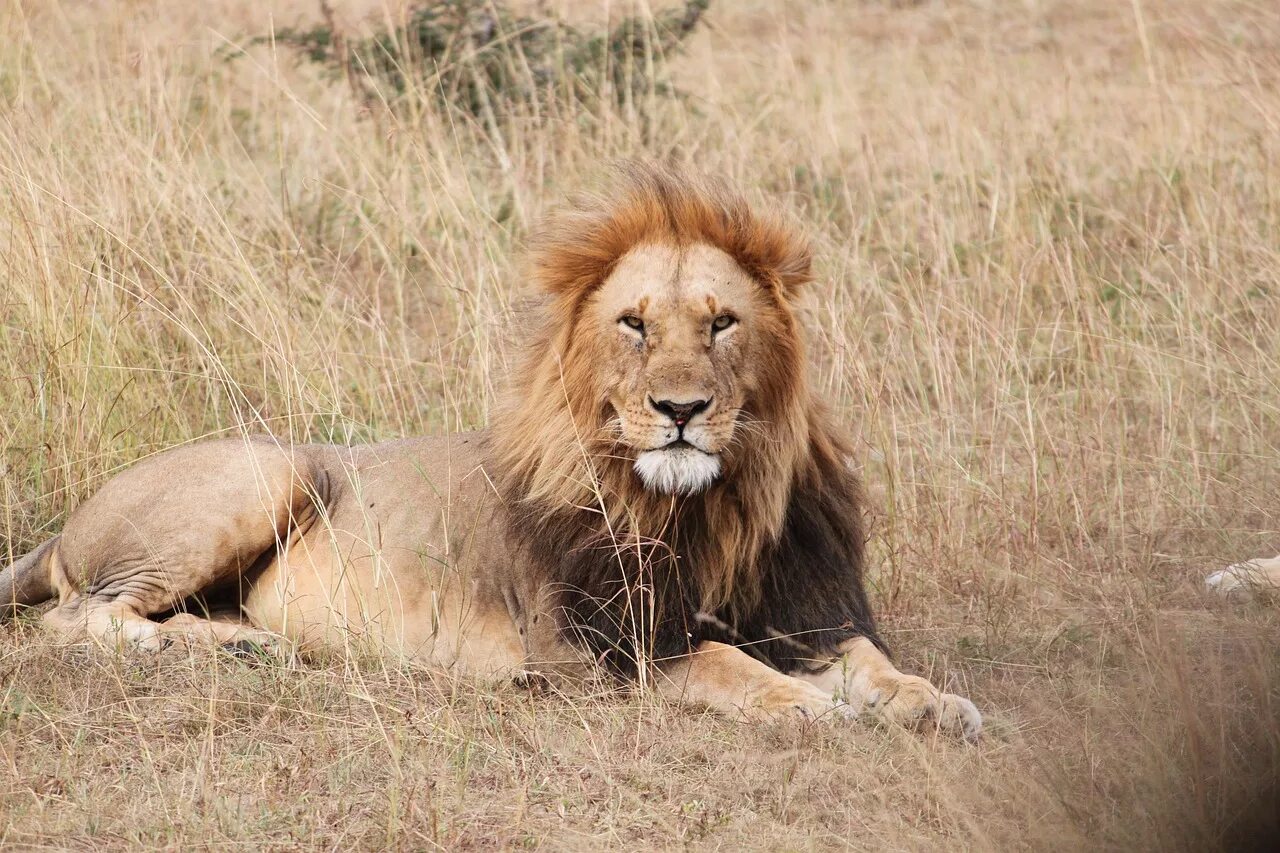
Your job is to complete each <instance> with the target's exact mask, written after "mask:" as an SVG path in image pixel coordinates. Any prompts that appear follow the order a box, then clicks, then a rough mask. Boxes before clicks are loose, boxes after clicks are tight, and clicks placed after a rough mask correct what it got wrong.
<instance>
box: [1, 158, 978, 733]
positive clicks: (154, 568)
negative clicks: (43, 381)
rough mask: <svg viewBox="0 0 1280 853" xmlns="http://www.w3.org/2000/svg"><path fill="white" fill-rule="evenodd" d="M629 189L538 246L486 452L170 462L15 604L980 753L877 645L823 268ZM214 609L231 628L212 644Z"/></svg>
mask: <svg viewBox="0 0 1280 853" xmlns="http://www.w3.org/2000/svg"><path fill="white" fill-rule="evenodd" d="M620 184H621V186H620V187H619V188H618V190H617V192H616V193H615V194H614V195H613V196H612V198H611V200H607V201H606V200H601V199H595V200H584V201H581V202H580V203H578V204H577V205H576V206H575V207H574V208H573V209H571V210H570V211H568V212H567V213H565V214H563V215H561V216H560V217H559V218H558V219H557V220H556V221H555V222H554V224H553V225H552V226H551V227H550V228H549V229H548V230H547V231H546V233H545V234H544V236H543V238H542V239H541V241H540V242H537V243H536V244H535V247H534V252H533V264H532V270H533V275H534V278H535V280H536V282H537V284H538V285H540V287H541V289H542V291H543V292H544V293H545V294H546V297H547V309H546V310H547V314H546V319H545V322H544V324H543V326H542V328H541V330H540V332H539V333H538V334H537V336H536V340H535V341H534V342H533V345H532V346H531V347H530V349H529V352H528V353H527V355H526V356H525V360H524V363H523V366H522V368H521V369H520V370H519V372H518V373H517V374H516V376H515V381H514V382H513V384H512V390H511V391H510V393H509V396H508V397H507V399H506V404H505V406H504V407H503V408H502V410H501V412H500V413H499V414H498V416H497V417H496V420H495V422H494V424H493V426H492V427H491V428H490V429H488V430H485V431H481V432H476V433H466V434H461V435H452V436H444V437H438V438H418V439H407V440H403V441H393V442H388V443H385V444H376V445H370V446H362V447H336V446H330V445H310V444H308V445H286V444H282V443H280V442H279V441H276V440H274V439H271V438H252V439H245V440H240V439H232V440H220V441H211V442H208V443H202V444H197V445H193V446H189V447H183V448H179V449H175V450H171V451H169V452H166V453H164V454H161V455H159V456H156V457H154V458H152V459H149V460H146V461H144V462H142V463H140V464H138V465H136V466H134V467H133V468H131V469H129V470H127V471H125V472H124V473H122V474H120V475H119V476H117V477H115V478H114V479H112V480H110V481H109V482H108V483H107V484H106V485H105V486H103V487H102V489H101V491H99V492H98V493H97V494H96V495H95V496H94V497H92V498H91V499H89V500H88V501H87V502H86V503H85V504H84V505H83V506H81V507H79V508H78V509H77V510H76V511H75V512H74V513H73V514H72V515H71V517H70V518H69V519H68V520H67V523H66V527H65V529H64V530H63V531H62V534H61V535H60V536H57V537H55V538H53V539H51V540H49V541H48V542H45V543H44V544H43V545H41V546H40V547H38V548H37V549H36V550H35V551H34V552H32V553H31V554H29V555H27V556H26V557H24V558H22V559H21V560H19V561H18V562H17V563H15V564H14V565H12V566H10V567H9V568H8V569H7V570H5V572H4V573H3V574H0V595H3V596H4V597H5V598H8V599H9V600H10V601H12V602H13V604H14V605H32V604H36V603H39V602H41V601H44V600H46V599H48V598H51V597H52V596H53V595H54V594H55V593H56V594H57V597H58V605H57V606H56V607H54V608H53V609H52V610H51V611H49V612H48V613H47V614H46V616H45V621H46V623H47V624H50V625H52V626H54V627H56V628H58V629H60V630H63V631H76V632H87V634H88V635H89V636H90V637H93V638H97V639H99V640H103V641H107V642H109V643H113V644H116V643H124V644H129V645H133V646H136V647H140V648H142V649H155V648H159V647H160V646H161V645H163V644H165V643H166V642H170V641H173V640H176V639H188V640H189V639H192V638H206V639H212V640H215V641H218V642H223V643H237V642H241V641H246V640H247V641H255V642H269V641H270V640H271V639H272V638H274V637H283V638H287V640H288V641H291V642H292V643H295V644H297V645H298V646H299V647H301V648H303V649H306V648H314V647H315V646H317V645H320V644H330V645H332V644H345V643H349V642H351V641H352V640H355V639H371V640H373V641H375V642H376V643H377V644H378V645H379V646H380V647H382V648H384V649H389V650H391V651H392V653H398V654H402V655H406V656H408V657H410V658H413V659H415V660H419V661H423V662H426V663H429V664H432V665H436V666H446V667H456V668H457V669H459V670H462V671H465V672H468V673H471V674H474V675H478V676H481V677H492V676H503V675H515V674H518V673H541V674H544V675H546V676H548V677H552V676H554V677H565V676H568V677H578V676H583V675H586V674H589V673H590V672H592V671H593V668H597V667H602V668H604V669H607V670H610V671H612V672H613V673H615V674H617V675H622V676H628V677H631V678H635V679H637V680H639V681H641V682H642V683H646V684H651V685H653V686H655V687H656V688H657V689H658V690H659V691H660V692H661V693H663V694H664V695H667V696H670V697H675V698H677V699H679V700H681V701H687V702H691V703H696V704H698V705H702V706H709V707H711V708H713V709H716V710H718V711H720V712H723V713H726V714H731V715H735V716H739V715H740V716H744V717H747V718H753V719H759V718H773V717H786V716H793V715H799V716H800V717H803V718H808V719H812V718H825V719H831V718H838V717H844V716H851V715H865V716H870V717H877V718H880V719H885V720H889V721H894V722H901V723H921V722H922V721H929V722H930V724H932V725H936V726H938V727H939V728H941V729H943V730H946V731H948V732H953V733H955V734H958V735H962V736H964V737H968V738H973V737H975V736H976V735H977V734H978V732H979V730H980V729H981V726H982V718H981V716H980V715H979V713H978V711H977V709H976V708H975V707H974V705H973V703H971V702H969V701H968V700H967V699H964V698H962V697H960V696H956V695H952V694H948V693H943V692H942V691H940V690H938V689H936V688H935V687H933V686H932V685H931V684H929V682H927V681H926V680H924V679H923V678H919V677H917V676H913V675H905V674H903V673H902V672H899V671H898V670H897V669H896V668H895V667H894V666H893V664H892V663H890V661H889V659H888V658H887V657H886V655H885V653H884V644H883V643H882V642H881V640H880V639H879V638H878V637H877V636H876V633H875V628H874V624H873V621H872V617H871V611H870V609H869V608H868V606H867V599H866V595H865V593H864V591H863V584H862V562H863V542H864V537H863V530H862V525H861V507H860V497H859V484H858V481H857V479H856V477H855V475H854V473H853V471H852V470H851V469H850V463H849V457H850V452H849V445H848V443H847V441H846V439H845V438H844V437H843V436H841V435H840V433H839V431H838V430H837V429H836V428H835V427H834V426H833V424H832V418H831V415H830V414H829V412H828V410H827V407H826V406H825V405H823V403H822V402H821V401H820V400H818V399H817V397H816V396H815V394H814V393H813V391H812V390H811V388H810V386H809V384H808V381H807V380H806V364H805V352H804V347H803V344H802V338H801V333H800V330H799V328H798V319H797V313H796V302H797V300H798V298H799V296H800V292H801V290H802V289H803V287H804V285H805V284H806V283H807V282H808V281H809V279H810V255H809V250H808V248H807V246H806V245H805V244H804V243H803V242H802V241H801V240H800V239H799V238H797V236H796V235H795V234H793V233H792V232H791V231H790V230H788V229H787V228H785V227H783V226H782V225H780V224H779V223H778V222H775V221H773V220H772V219H769V218H766V217H762V216H758V215H756V214H755V213H753V212H752V211H751V210H750V209H749V208H748V206H747V205H746V203H745V202H744V201H743V200H742V199H741V198H740V197H738V196H737V195H735V194H733V193H731V192H729V191H728V190H726V189H725V188H724V187H722V186H720V185H719V184H714V183H712V182H709V181H703V180H693V179H691V178H689V177H687V176H682V175H679V174H677V173H674V172H671V171H667V170H664V169H660V168H656V167H641V166H632V167H629V168H627V169H624V170H623V174H622V180H621V181H620ZM218 600H223V601H226V600H229V601H230V602H231V603H232V605H233V607H234V606H236V605H238V607H237V608H236V611H235V612H236V614H237V615H236V617H235V618H232V619H225V618H212V619H211V618H207V617H208V613H209V611H208V610H207V609H204V610H202V609H201V608H208V607H209V602H211V601H218ZM175 612H176V615H172V616H169V617H168V618H166V619H164V621H155V620H152V619H151V618H149V617H152V616H160V615H161V614H173V613H175ZM198 613H203V614H204V615H197V614H198Z"/></svg>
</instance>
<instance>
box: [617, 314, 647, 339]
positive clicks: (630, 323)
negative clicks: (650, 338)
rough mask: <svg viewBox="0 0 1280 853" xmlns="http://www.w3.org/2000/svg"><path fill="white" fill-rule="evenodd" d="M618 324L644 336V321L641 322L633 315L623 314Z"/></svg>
mask: <svg viewBox="0 0 1280 853" xmlns="http://www.w3.org/2000/svg"><path fill="white" fill-rule="evenodd" d="M618 322H619V323H621V324H622V325H624V326H626V327H627V328H628V329H631V330H632V331H633V332H639V333H640V334H642V335H643V334H644V320H641V319H640V318H639V317H637V316H636V315H635V314H623V315H622V316H621V317H619V318H618Z"/></svg>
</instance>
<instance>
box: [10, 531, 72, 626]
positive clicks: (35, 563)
mask: <svg viewBox="0 0 1280 853" xmlns="http://www.w3.org/2000/svg"><path fill="white" fill-rule="evenodd" d="M57 543H58V537H57V536H55V537H53V538H52V539H50V540H48V541H47V542H45V543H44V544H43V545H41V546H39V547H38V548H36V549H35V550H34V551H32V552H31V553H30V554H27V555H26V556H25V557H21V558H19V559H18V560H17V562H15V563H14V564H13V565H11V566H9V567H7V568H5V569H4V570H2V571H0V619H2V618H5V617H8V616H13V615H16V614H17V613H19V612H20V611H21V610H22V608H24V607H31V606H33V605H36V604H41V603H43V602H45V601H48V600H49V599H50V598H53V583H52V581H51V580H50V578H49V559H50V557H52V556H53V550H54V546H55V545H57Z"/></svg>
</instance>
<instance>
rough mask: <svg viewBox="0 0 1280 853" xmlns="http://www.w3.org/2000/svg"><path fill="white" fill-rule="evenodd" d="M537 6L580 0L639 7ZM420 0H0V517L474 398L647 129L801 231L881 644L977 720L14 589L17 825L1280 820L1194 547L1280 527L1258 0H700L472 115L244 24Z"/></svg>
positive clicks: (1278, 355)
mask: <svg viewBox="0 0 1280 853" xmlns="http://www.w3.org/2000/svg"><path fill="white" fill-rule="evenodd" d="M547 5H549V6H550V7H551V8H552V9H560V10H561V11H562V13H563V14H564V15H566V16H569V17H570V18H573V19H575V20H578V21H580V22H581V23H580V26H582V27H588V28H589V27H594V26H603V25H605V24H606V23H607V22H608V21H610V20H613V19H615V18H617V17H618V16H619V15H621V14H622V13H623V11H625V8H626V6H625V4H624V3H622V2H620V0H615V2H613V3H612V4H604V3H601V4H595V3H586V2H583V3H578V4H570V3H565V4H556V3H551V4H547ZM657 5H660V4H657ZM647 8H648V7H644V8H642V10H641V11H642V12H644V11H645V10H646V9H647ZM535 11H536V10H535ZM399 20H403V15H402V12H401V11H400V10H399V9H398V7H397V6H395V5H394V4H390V5H387V6H383V5H381V4H379V3H378V2H377V0H372V2H367V3H364V4H363V5H360V6H356V5H353V4H350V3H346V4H344V3H341V2H337V0H335V2H334V3H333V8H332V9H331V10H330V14H329V15H328V21H327V22H326V21H325V20H324V15H322V13H321V11H320V9H319V7H318V4H315V3H312V2H311V0H272V2H251V0H202V2H190V1H189V0H117V1H116V2H108V0H100V2H93V1H92V0H5V2H3V3H0V326H2V330H0V555H2V558H3V559H5V560H8V559H11V558H12V557H14V556H16V555H19V554H21V553H24V552H25V551H26V550H28V549H29V548H30V547H32V546H34V545H35V544H37V543H38V542H40V541H42V540H43V539H45V538H47V537H49V536H50V535H52V534H53V533H56V532H57V530H58V529H59V528H60V526H61V524H62V522H63V520H64V519H65V518H66V516H67V513H68V512H69V511H70V510H71V509H72V508H73V507H75V506H76V504H77V503H78V502H80V501H82V500H83V499H84V498H85V497H86V496H87V495H88V494H90V493H91V492H92V491H93V489H94V488H95V487H96V486H97V485H99V484H100V483H101V482H102V481H103V479H104V478H106V477H107V476H109V475H110V474H111V473H112V472H115V471H118V470H120V469H121V468H122V467H123V466H125V465H127V464H129V463H130V462H132V461H134V460H137V459H140V458H143V457H146V456H148V455H150V454H154V453H156V452H158V451H160V450H162V449H164V448H167V447H170V446H173V445H176V444H181V443H184V442H190V441H195V440H197V439H200V438H203V437H208V436H214V435H234V434H237V433H239V432H270V433H273V434H276V435H279V436H286V437H290V438H294V439H307V440H322V441H338V442H354V441H365V440H374V439H382V438H392V437H396V436H401V435H412V434H419V433H425V432H433V431H442V430H458V429H469V428H476V427H480V426H483V425H484V424H485V423H486V421H487V418H488V415H489V412H490V411H491V409H492V407H493V405H494V401H495V399H496V397H497V395H498V394H500V393H501V390H502V387H503V383H504V381H505V378H506V376H507V374H508V365H509V359H510V357H511V348H510V347H509V346H508V345H507V343H508V342H509V341H512V340H516V339H518V338H519V336H520V334H521V331H522V323H521V313H520V312H519V311H518V310H516V308H517V306H519V305H520V303H521V301H522V299H523V298H524V297H525V296H526V295H527V294H528V289H527V287H526V286H525V284H524V281H523V276H522V269H521V265H520V247H521V245H522V244H523V243H524V241H525V240H526V239H527V238H528V237H529V235H530V234H531V233H532V231H533V229H534V228H535V227H536V224H537V222H538V219H539V217H540V216H541V215H542V214H544V213H545V212H547V211H548V210H550V209H552V208H553V206H554V205H555V204H556V203H557V202H558V201H559V200H560V199H562V198H563V196H564V194H565V193H566V192H568V191H571V190H574V189H579V188H583V187H590V186H593V185H595V184H596V183H597V182H598V181H599V179H600V178H601V176H602V175H603V174H604V173H605V171H606V167H607V165H608V164H609V163H610V162H612V161H614V160H617V159H618V158H625V157H635V156H640V157H654V158H660V159H673V160H676V161H678V162H681V163H686V164H690V165H692V166H694V167H696V168H698V169H701V170H705V171H708V172H712V173H715V174H719V175H723V176H726V177H728V178H730V179H731V180H733V181H734V182H736V183H737V184H738V185H740V186H741V187H743V188H744V190H745V191H746V192H747V193H748V194H749V195H750V196H751V197H752V198H753V199H755V200H757V201H758V202H760V203H762V204H766V205H768V206H770V207H772V208H775V209H779V210H781V211H784V212H785V213H786V214H787V215H788V216H790V217H791V218H792V219H793V220H794V221H795V222H797V223H799V224H800V225H801V226H802V227H803V228H805V229H806V230H807V232H808V233H809V234H810V236H811V238H812V241H813V245H814V249H815V256H816V260H817V272H818V284H817V286H816V287H815V288H814V290H813V294H812V296H813V299H812V310H811V314H810V326H811V330H810V331H811V345H812V350H813V360H814V370H815V375H816V377H817V378H816V381H817V382H818V383H820V385H821V387H822V388H823V389H824V393H825V395H826V396H828V397H829V399H830V400H832V401H833V403H834V405H835V406H836V407H837V408H838V410H839V411H840V413H841V414H842V416H843V417H844V418H845V419H846V420H847V423H848V424H849V428H850V429H851V430H852V431H853V433H854V434H855V435H856V437H857V446H858V459H857V463H858V464H859V465H860V466H861V468H862V470H863V473H864V478H865V481H866V484H867V491H868V497H869V513H870V522H871V533H872V538H871V541H870V546H869V547H870V555H871V563H870V577H869V582H870V584H871V590H872V598H873V601H874V603H875V606H876V607H877V609H878V612H879V613H880V618H881V621H882V625H883V628H884V634H885V636H886V638H887V639H888V640H889V642H890V643H891V644H892V646H893V647H894V648H895V650H896V652H897V655H898V656H899V658H900V659H901V661H903V662H904V665H905V666H906V667H909V668H911V669H913V670H914V671H917V672H920V673H922V674H927V675H930V676H931V677H932V678H933V679H934V680H935V681H936V682H939V683H944V684H946V685H947V686H949V688H950V689H952V690H955V691H956V692H960V693H964V694H966V695H968V696H969V697H971V698H972V699H973V700H974V701H975V702H976V703H977V704H978V705H979V707H980V708H982V709H983V711H984V712H985V713H986V715H987V731H986V733H985V736H984V738H983V740H982V741H981V743H979V744H978V745H976V746H968V745H962V744H958V743H954V742H951V741H947V740H945V739H939V738H935V737H930V736H920V735H917V734H913V733H908V732H902V731H894V730H877V729H874V728H871V727H866V726H856V725H847V724H846V725H837V726H823V725H815V726H809V727H803V726H788V725H776V726H765V727H757V728H749V727H746V726H743V725H738V724H734V723H731V722H726V721H724V720H721V719H717V718H713V717H711V716H707V715H701V714H697V713H692V712H690V711H687V710H681V709H678V708H674V707H669V706H665V705H663V704H662V703H661V702H659V701H658V700H656V699H654V698H652V697H649V696H639V695H633V694H629V693H625V692H604V693H601V694H599V695H590V696H585V697H557V696H540V697H535V696H531V695H529V694H528V693H526V692H524V691H522V690H520V689H517V688H516V687H511V688H507V689H490V688H481V687H479V686H478V685H475V684H472V683H468V682H466V681H465V680H459V679H456V678H452V677H448V676H445V675H441V674H439V673H431V672H426V671H421V670H417V669H413V668H411V667H408V666H401V665H398V664H392V663H388V662H382V663H377V662H370V661H367V660H341V659H335V660H308V661H305V662H302V663H297V664H294V665H288V666H286V665H274V664H269V663H263V662H255V661H253V660H248V661H246V660H242V659H238V658H234V657H232V656H230V655H227V654H224V653H206V652H203V651H199V650H183V649H176V648H175V649H170V650H167V651H165V652H163V653H161V654H158V655H154V656H148V655H124V656H113V655H110V654H107V653H105V652H103V651H101V650H94V649H90V648H88V647H86V646H76V645H71V646H61V645H57V644H55V643H54V642H53V641H52V640H51V639H50V638H49V637H47V636H45V635H43V634H42V633H41V631H40V630H39V629H38V627H37V625H36V624H35V622H34V621H33V620H29V619H22V620H19V621H17V622H10V623H8V624H5V625H3V626H0V845H3V846H15V847H30V848H36V847H38V848H46V847H75V848H86V849H88V848H99V847H106V848H120V847H133V846H147V847H165V848H183V849H188V848H204V847H218V848H223V847H227V848H230V847H242V848H245V849H256V848H273V849H291V848H300V847H320V848H335V849H345V848H363V849H367V848H381V847H392V848H407V849H433V848H436V847H441V848H448V849H455V848H468V847H471V848H490V847H530V848H544V849H598V848H618V849H636V848H649V847H655V848H671V847H681V846H696V847H707V848H720V849H728V850H734V849H742V848H761V849H764V848H767V849H774V848H776V849H826V848H838V847H844V846H849V847H853V848H859V849H863V848H876V849H929V848H940V847H947V848H951V849H1010V848H1028V849H1097V848H1109V849H1126V850H1127V849H1187V850H1203V849H1214V848H1227V849H1232V848H1236V847H1239V846H1241V845H1247V843H1248V842H1250V841H1261V840H1262V838H1263V836H1262V835H1260V834H1259V833H1262V832H1265V831H1267V827H1266V826H1264V824H1265V823H1266V821H1267V819H1268V818H1270V819H1271V820H1272V821H1273V823H1272V825H1271V827H1270V830H1271V831H1272V832H1274V831H1275V830H1276V827H1275V826H1274V820H1275V814H1276V811H1275V810H1276V808H1277V799H1276V789H1275V784H1274V783H1275V780H1276V778H1277V776H1280V608H1274V607H1268V606H1265V605H1260V604H1257V603H1252V604H1251V603H1240V602H1223V601H1218V600H1212V599H1210V598H1209V597H1208V596H1206V595H1205V594H1204V593H1203V592H1202V591H1201V585H1202V580H1203V577H1204V574H1205V572H1206V570H1208V569H1211V568H1215V567H1219V566H1221V565H1222V564H1224V563H1226V562H1229V561H1233V560H1238V559H1243V558H1246V557H1250V556H1256V555H1270V554H1273V553H1276V552H1277V551H1280V500H1278V498H1280V447H1277V442H1278V441H1280V384H1278V377H1280V7H1277V6H1275V5H1274V4H1272V3H1270V2H1265V1H1264V0H1132V2H1114V0H1078V2H1068V0H1020V2H1014V0H1009V2H988V1H987V0H956V2H941V0H933V2H930V0H925V2H889V0H845V2H837V0H829V2H828V0H810V1H809V2H803V1H802V0H790V2H781V0H775V1H774V2H770V0H735V2H727V0H724V2H719V0H718V1H717V2H714V3H712V5H711V7H710V9H709V11H708V12H707V14H706V15H705V17H704V18H703V19H702V20H701V21H700V22H699V23H698V26H697V29H696V30H695V31H693V32H692V33H691V34H690V36H689V37H688V38H687V39H686V40H685V41H684V43H683V45H682V46H681V48H680V49H679V51H675V50H672V51H671V55H669V56H667V61H666V63H665V66H664V69H665V70H664V71H663V75H664V76H663V77H662V82H661V84H659V82H657V81H649V83H648V84H646V85H640V86H637V87H635V90H634V91H630V92H628V94H627V96H626V97H622V98H619V97H614V96H612V95H610V96H608V97H604V96H601V97H600V98H598V99H596V100H594V101H593V100H591V98H590V93H589V92H588V93H586V94H584V93H582V92H577V93H574V92H566V93H565V94H563V96H550V95H549V96H547V97H545V98H536V99H533V100H531V101H528V102H527V103H514V102H513V103H505V102H502V101H500V100H499V101H497V102H496V106H495V105H494V102H492V101H490V102H488V106H486V103H485V102H484V100H483V98H482V99H481V101H482V102H481V103H479V105H478V106H477V104H476V103H475V102H474V94H475V93H474V91H473V92H472V101H469V102H468V103H466V104H462V103H455V102H453V101H451V100H450V99H449V98H448V97H441V96H439V92H441V91H443V90H442V89H441V87H439V86H436V88H435V89H434V90H433V89H432V86H433V82H432V78H431V77H430V75H426V76H425V77H424V76H421V75H420V76H418V77H414V78H412V79H410V80H409V82H408V83H406V84H405V86H406V91H404V92H399V93H394V97H393V96H392V95H389V94H387V93H386V92H385V91H382V90H379V91H378V92H375V93H372V94H371V92H370V90H369V88H368V87H367V86H363V85H362V84H361V83H360V81H359V80H357V79H354V77H353V75H352V74H351V73H337V72H335V71H334V69H333V68H332V67H326V66H324V65H322V64H317V63H314V62H311V61H309V60H307V59H306V58H305V56H304V55H303V54H302V53H300V52H299V50H298V49H296V48H295V47H291V46H290V45H288V44H285V43H283V42H281V41H277V42H276V43H272V41H271V40H270V39H267V40H265V41H264V40H259V41H257V42H256V43H251V42H254V39H255V37H258V36H262V35H264V34H270V33H271V32H272V31H273V28H275V29H277V30H278V29H280V28H285V27H313V26H317V25H320V24H325V25H326V26H332V27H336V28H338V29H339V30H340V31H341V32H343V33H347V34H348V35H349V36H350V38H352V39H354V38H357V37H358V36H359V35H360V34H361V33H366V32H370V31H375V30H377V29H379V28H382V29H385V28H386V27H388V26H394V24H395V23H396V22H397V21H399ZM370 28H372V30H371V29H370ZM239 48H243V52H241V51H240V50H239ZM508 56H509V57H512V56H514V59H511V61H512V62H513V63H514V65H513V67H515V68H516V69H517V71H518V70H519V68H520V67H523V66H521V65H520V63H519V57H518V56H515V54H508ZM593 79H595V80H596V82H595V83H594V84H593V85H598V86H601V87H607V86H609V85H612V84H611V83H610V80H611V79H612V78H609V77H608V76H607V75H597V77H596V78H593ZM436 82H437V83H438V82H439V78H436ZM494 94H500V93H494ZM161 502H162V498H158V505H160V504H161Z"/></svg>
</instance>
